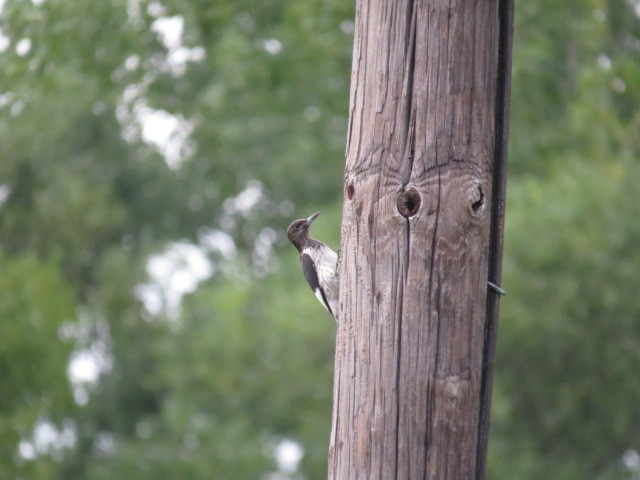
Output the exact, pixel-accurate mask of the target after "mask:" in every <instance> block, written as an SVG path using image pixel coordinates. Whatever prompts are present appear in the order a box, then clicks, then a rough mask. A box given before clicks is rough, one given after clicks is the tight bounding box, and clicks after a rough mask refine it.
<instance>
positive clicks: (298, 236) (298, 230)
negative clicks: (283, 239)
mask: <svg viewBox="0 0 640 480" xmlns="http://www.w3.org/2000/svg"><path fill="white" fill-rule="evenodd" d="M318 215H320V212H316V213H314V214H313V215H311V216H310V217H309V218H301V219H299V220H295V221H294V222H292V223H291V225H289V228H288V229H287V236H288V237H289V241H290V242H291V243H293V246H294V247H296V248H297V249H298V251H302V247H303V246H304V243H305V241H306V240H308V239H309V227H310V226H311V222H313V221H314V220H315V219H316V217H317V216H318Z"/></svg>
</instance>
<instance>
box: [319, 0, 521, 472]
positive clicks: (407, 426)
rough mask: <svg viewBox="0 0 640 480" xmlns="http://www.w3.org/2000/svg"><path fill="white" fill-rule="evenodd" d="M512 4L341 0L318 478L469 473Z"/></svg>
mask: <svg viewBox="0 0 640 480" xmlns="http://www.w3.org/2000/svg"><path fill="white" fill-rule="evenodd" d="M512 18H513V0H375V1H365V0H357V12H356V28H355V44H354V51H353V70H352V79H351V101H350V119H349V134H348V141H347V160H346V170H345V190H344V195H345V198H344V210H343V223H342V255H341V257H342V259H341V266H340V275H341V279H340V304H341V313H340V324H339V329H338V337H337V342H336V366H335V384H334V410H333V428H332V434H331V446H330V452H329V478H330V479H334V480H354V479H367V480H369V479H380V480H389V479H430V480H432V479H434V480H466V479H476V480H478V479H481V478H482V477H483V471H484V462H485V454H486V441H487V431H488V424H489V420H488V418H489V404H490V397H491V383H492V378H491V366H492V361H493V353H494V344H495V331H496V325H497V314H498V296H497V293H496V292H495V291H494V290H492V289H490V288H488V284H487V282H488V281H491V282H493V283H496V284H499V277H500V262H501V254H502V234H503V218H504V192H505V164H506V142H507V126H508V98H509V76H510V63H511V39H512Z"/></svg>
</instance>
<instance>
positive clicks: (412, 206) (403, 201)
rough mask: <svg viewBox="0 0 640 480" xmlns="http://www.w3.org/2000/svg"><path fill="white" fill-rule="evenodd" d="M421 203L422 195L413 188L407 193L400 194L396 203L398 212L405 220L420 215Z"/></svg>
mask: <svg viewBox="0 0 640 480" xmlns="http://www.w3.org/2000/svg"><path fill="white" fill-rule="evenodd" d="M421 201H422V200H421V198H420V194H419V193H418V192H417V191H416V190H415V189H413V188H410V189H409V190H407V191H406V192H400V194H399V195H398V201H397V203H396V205H397V207H398V212H400V215H402V216H403V217H405V218H409V217H413V216H414V215H415V214H416V213H418V209H419V208H420V202H421Z"/></svg>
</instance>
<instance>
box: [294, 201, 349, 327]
mask: <svg viewBox="0 0 640 480" xmlns="http://www.w3.org/2000/svg"><path fill="white" fill-rule="evenodd" d="M318 215H320V212H315V213H314V214H313V215H311V216H310V217H308V218H301V219H298V220H294V221H293V222H292V223H291V225H289V228H288V229H287V236H288V237H289V241H290V242H291V243H292V244H293V246H294V247H296V249H297V250H298V253H299V254H300V263H302V272H303V273H304V278H306V279H307V283H309V286H310V287H311V290H313V293H314V294H315V296H316V297H317V298H318V300H319V301H320V303H321V304H322V306H323V307H324V308H326V309H327V311H328V312H329V313H330V314H331V315H332V316H333V318H335V320H336V322H337V321H338V312H339V310H338V307H339V288H340V277H339V275H338V254H337V253H336V252H334V251H333V250H331V249H330V248H329V247H327V246H326V245H325V244H324V243H322V242H321V241H319V240H315V239H313V238H311V237H309V227H310V226H311V222H313V221H314V220H315V219H316V218H317V216H318Z"/></svg>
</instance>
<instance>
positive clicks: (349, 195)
mask: <svg viewBox="0 0 640 480" xmlns="http://www.w3.org/2000/svg"><path fill="white" fill-rule="evenodd" d="M355 191H356V189H355V188H354V187H353V183H350V184H349V186H348V187H347V198H348V199H349V200H351V199H352V198H353V194H354V193H355Z"/></svg>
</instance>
